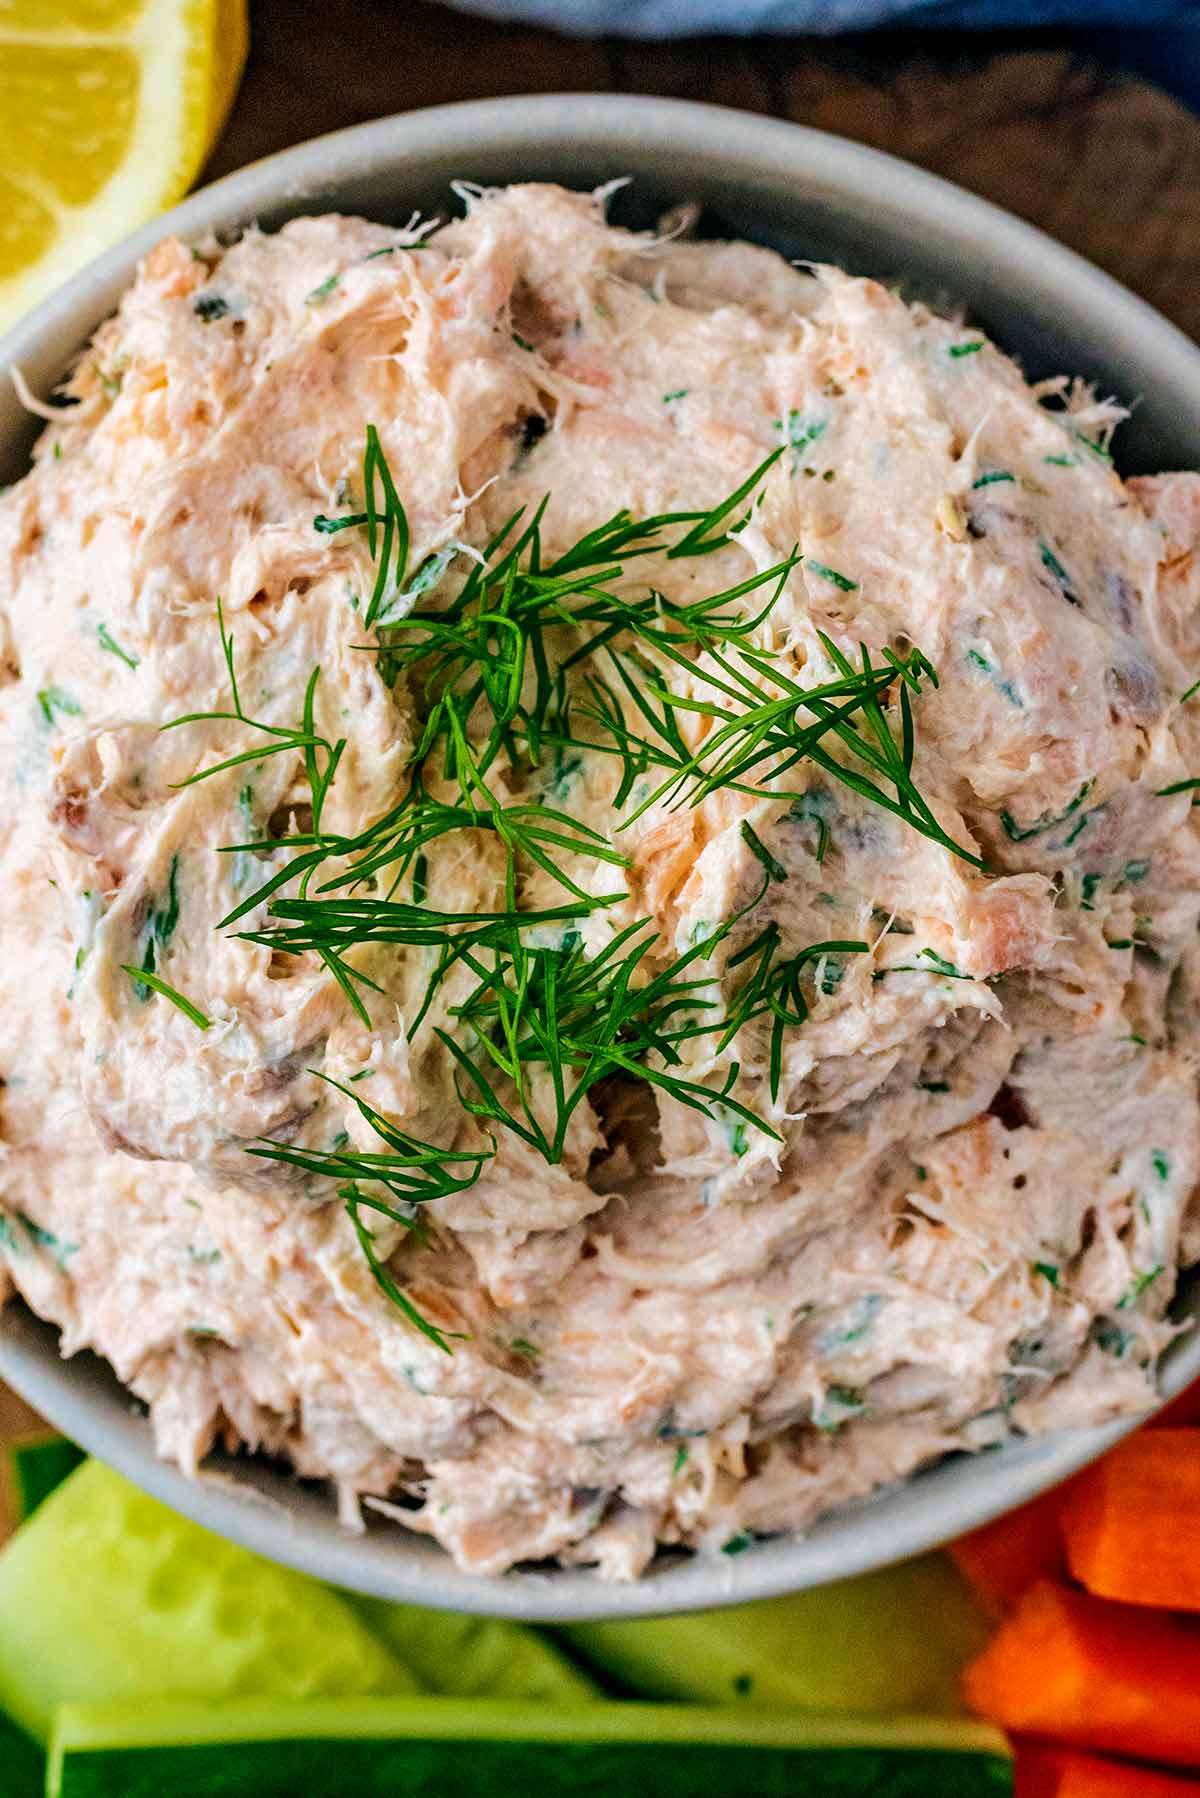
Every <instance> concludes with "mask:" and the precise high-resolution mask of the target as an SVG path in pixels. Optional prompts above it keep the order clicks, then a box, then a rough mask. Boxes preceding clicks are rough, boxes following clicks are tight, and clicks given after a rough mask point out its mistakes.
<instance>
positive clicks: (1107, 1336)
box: [1092, 1317, 1133, 1361]
mask: <svg viewBox="0 0 1200 1798" xmlns="http://www.w3.org/2000/svg"><path fill="white" fill-rule="evenodd" d="M1092 1340H1093V1341H1094V1342H1095V1344H1096V1347H1097V1348H1098V1349H1100V1350H1101V1351H1102V1353H1104V1354H1106V1355H1113V1356H1115V1357H1116V1359H1117V1360H1118V1361H1119V1360H1120V1359H1121V1357H1122V1355H1124V1354H1125V1352H1126V1351H1127V1349H1128V1348H1129V1346H1130V1344H1131V1343H1132V1341H1133V1337H1132V1336H1131V1335H1130V1334H1129V1332H1128V1331H1127V1330H1123V1329H1122V1328H1121V1327H1120V1325H1119V1324H1116V1323H1114V1322H1113V1320H1112V1319H1111V1318H1110V1317H1098V1318H1097V1319H1096V1321H1095V1323H1094V1324H1093V1325H1092Z"/></svg>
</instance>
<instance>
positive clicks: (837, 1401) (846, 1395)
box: [813, 1386, 867, 1435]
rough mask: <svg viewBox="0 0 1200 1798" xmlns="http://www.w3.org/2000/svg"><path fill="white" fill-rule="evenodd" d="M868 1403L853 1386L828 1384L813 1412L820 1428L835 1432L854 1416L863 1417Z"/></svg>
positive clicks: (831, 1432)
mask: <svg viewBox="0 0 1200 1798" xmlns="http://www.w3.org/2000/svg"><path fill="white" fill-rule="evenodd" d="M866 1408H867V1407H866V1405H865V1403H864V1402H863V1400H862V1399H861V1398H860V1397H859V1395H858V1393H857V1392H855V1390H854V1388H853V1387H852V1386H828V1387H826V1389H825V1396H824V1398H823V1399H822V1400H821V1403H820V1404H819V1405H818V1406H817V1408H816V1410H815V1411H814V1412H813V1422H814V1423H815V1424H816V1426H817V1428H818V1429H819V1430H824V1431H826V1432H827V1433H828V1434H831V1435H832V1434H833V1433H834V1432H835V1431H837V1430H840V1429H841V1427H842V1425H843V1424H844V1423H849V1422H850V1420H851V1418H853V1417H861V1416H862V1414H863V1412H864V1411H865V1410H866Z"/></svg>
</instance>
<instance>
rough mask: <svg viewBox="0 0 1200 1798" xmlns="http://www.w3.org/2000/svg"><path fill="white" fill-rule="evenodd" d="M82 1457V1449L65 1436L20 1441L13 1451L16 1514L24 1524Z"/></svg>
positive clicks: (73, 1469) (77, 1464) (71, 1471)
mask: <svg viewBox="0 0 1200 1798" xmlns="http://www.w3.org/2000/svg"><path fill="white" fill-rule="evenodd" d="M83 1459H84V1453H83V1450H82V1449H81V1448H76V1446H75V1444H74V1443H73V1442H68V1441H67V1439H66V1437H65V1436H45V1437H43V1438H42V1439H41V1440H40V1441H38V1442H19V1443H18V1444H17V1446H16V1447H15V1448H14V1449H13V1451H12V1470H13V1485H14V1486H15V1488H16V1494H17V1516H18V1518H19V1519H20V1521H21V1522H22V1523H24V1521H25V1519H26V1518H27V1517H32V1516H33V1513H34V1512H35V1511H36V1510H37V1508H38V1506H39V1505H40V1504H41V1503H42V1501H43V1500H44V1499H47V1498H49V1496H50V1494H51V1493H52V1492H53V1491H54V1489H55V1487H56V1486H61V1485H62V1483H63V1481H64V1480H65V1479H66V1477H67V1475H68V1474H69V1473H74V1471H75V1469H76V1468H77V1467H78V1466H79V1463H80V1462H81V1461H82V1460H83Z"/></svg>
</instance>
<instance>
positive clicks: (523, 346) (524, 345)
mask: <svg viewBox="0 0 1200 1798" xmlns="http://www.w3.org/2000/svg"><path fill="white" fill-rule="evenodd" d="M512 340H513V342H514V343H515V344H516V346H517V348H518V349H519V350H527V351H528V352H529V354H530V355H531V356H532V355H533V354H534V353H535V352H534V348H533V345H532V344H531V343H530V341H529V339H528V338H527V337H522V336H521V335H520V333H519V332H518V331H514V332H513V334H512Z"/></svg>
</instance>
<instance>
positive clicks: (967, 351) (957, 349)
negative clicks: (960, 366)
mask: <svg viewBox="0 0 1200 1798" xmlns="http://www.w3.org/2000/svg"><path fill="white" fill-rule="evenodd" d="M982 348H983V339H982V338H981V337H976V338H973V339H972V341H971V342H970V343H952V344H951V345H950V350H949V354H950V355H951V356H974V355H975V354H976V352H977V351H978V350H981V349H982Z"/></svg>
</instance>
